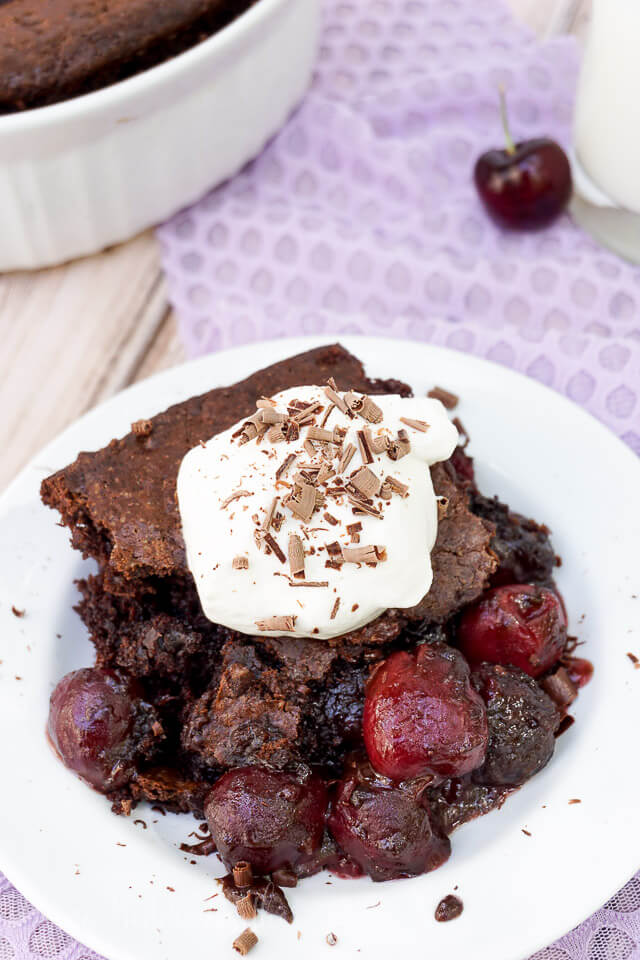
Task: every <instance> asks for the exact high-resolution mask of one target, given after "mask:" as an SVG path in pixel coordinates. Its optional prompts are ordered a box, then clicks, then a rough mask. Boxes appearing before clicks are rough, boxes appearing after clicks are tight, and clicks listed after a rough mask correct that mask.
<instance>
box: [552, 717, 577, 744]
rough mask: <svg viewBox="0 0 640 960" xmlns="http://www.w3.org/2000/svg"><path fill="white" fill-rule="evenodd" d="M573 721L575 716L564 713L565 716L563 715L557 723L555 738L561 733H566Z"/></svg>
mask: <svg viewBox="0 0 640 960" xmlns="http://www.w3.org/2000/svg"><path fill="white" fill-rule="evenodd" d="M575 722H576V718H575V717H572V716H571V715H570V714H569V713H568V714H567V715H566V717H563V718H562V720H561V721H560V723H559V725H558V729H557V730H556V734H555V735H556V739H557V738H558V737H561V736H562V734H563V733H566V732H567V730H568V729H569V727H572V726H573V725H574V723H575Z"/></svg>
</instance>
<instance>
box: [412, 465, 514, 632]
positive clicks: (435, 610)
mask: <svg viewBox="0 0 640 960" xmlns="http://www.w3.org/2000/svg"><path fill="white" fill-rule="evenodd" d="M431 477H432V480H433V486H434V489H435V492H436V493H437V494H438V496H439V497H444V498H445V500H446V509H445V511H444V515H443V516H441V517H440V520H439V523H438V536H437V539H436V542H435V546H434V548H433V551H432V553H431V565H432V567H433V583H432V585H431V589H430V590H429V592H428V593H427V595H426V596H425V597H424V599H423V600H421V601H420V603H418V604H417V605H416V606H415V607H411V608H410V609H409V610H405V611H403V612H404V613H405V614H406V616H408V617H409V618H411V619H424V620H427V621H429V622H436V623H442V622H444V621H445V620H446V619H447V618H448V617H450V616H451V615H452V614H453V613H455V612H456V611H458V610H460V609H461V608H462V607H464V606H466V605H467V604H468V603H472V602H473V601H474V600H477V599H478V597H479V596H480V594H481V593H482V591H483V590H484V589H485V587H486V585H487V581H488V580H489V577H490V576H491V574H492V573H493V572H494V570H495V569H496V567H497V565H498V559H497V557H496V555H495V554H494V552H493V550H492V549H491V546H490V545H491V542H492V537H493V534H494V529H495V528H494V526H493V524H492V523H491V522H490V521H488V520H485V519H484V518H483V517H480V516H476V515H475V514H473V513H471V511H470V510H469V496H470V492H469V484H468V482H466V481H462V482H460V480H459V478H458V477H457V475H456V471H455V470H454V469H453V467H452V466H451V465H450V464H449V463H437V464H436V465H435V466H434V467H432V468H431Z"/></svg>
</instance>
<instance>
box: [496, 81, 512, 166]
mask: <svg viewBox="0 0 640 960" xmlns="http://www.w3.org/2000/svg"><path fill="white" fill-rule="evenodd" d="M498 92H499V94H500V117H501V118H502V129H503V130H504V139H505V142H506V144H507V153H515V152H516V145H515V143H514V142H513V137H512V136H511V131H510V130H509V120H508V118H507V99H506V97H505V95H504V87H498Z"/></svg>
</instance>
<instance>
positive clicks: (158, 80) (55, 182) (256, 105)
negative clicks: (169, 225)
mask: <svg viewBox="0 0 640 960" xmlns="http://www.w3.org/2000/svg"><path fill="white" fill-rule="evenodd" d="M320 6H321V0H258V2H257V3H256V4H255V5H254V6H253V7H251V8H250V9H249V10H248V11H247V12H246V13H244V14H243V15H242V16H240V17H239V18H238V19H237V20H235V21H234V22H233V23H231V24H230V25H229V26H227V27H225V28H224V29H223V30H221V31H220V32H219V33H217V34H214V35H213V36H212V37H210V38H209V39H208V40H205V41H204V42H203V43H200V44H199V45H197V46H195V47H193V48H191V49H190V50H187V51H186V52H185V53H182V54H180V55H179V56H177V57H174V58H173V59H171V60H168V61H167V62H165V63H162V64H160V65H159V66H157V67H153V68H152V69H150V70H147V71H145V72H144V73H141V74H138V75H137V76H135V77H132V78H131V79H129V80H124V81H122V82H120V83H116V84H114V85H113V86H110V87H105V88H104V89H103V90H98V91H96V92H95V93H90V94H86V95H85V96H82V97H77V98H75V99H73V100H69V101H66V102H64V103H59V104H54V105H53V106H48V107H42V108H40V109H37V110H30V111H27V112H25V113H18V114H10V115H7V116H2V117H0V270H1V271H6V270H13V269H17V268H34V267H42V266H47V265H50V264H53V263H60V262H62V261H64V260H69V259H72V258H74V257H79V256H82V255H84V254H88V253H93V252H95V251H97V250H101V249H103V248H104V247H107V246H109V245H111V244H114V243H118V242H119V241H121V240H125V239H126V238H127V237H131V236H133V235H134V234H136V233H138V232H139V231H141V230H144V229H146V228H147V227H149V226H151V225H152V224H155V223H158V222H159V221H161V220H163V219H165V218H166V217H168V216H170V215H171V214H173V213H175V212H176V211H177V210H179V209H180V208H181V207H183V206H185V205H186V204H188V203H190V202H192V201H194V200H195V199H196V198H197V197H199V196H200V195H201V194H202V193H204V192H205V191H206V190H208V189H210V188H211V187H214V186H216V184H218V183H220V182H221V181H222V180H224V179H225V178H227V177H229V176H230V175H232V174H233V173H235V172H236V171H237V170H238V169H239V168H240V167H241V166H242V165H243V164H244V163H246V162H247V161H248V160H250V159H251V158H252V157H253V156H255V155H256V153H258V152H259V150H260V148H261V147H262V146H263V145H264V143H265V142H266V140H267V139H268V138H269V137H270V136H272V135H273V134H274V133H275V132H276V131H277V129H278V128H279V127H280V126H281V125H282V123H283V122H284V120H285V119H286V117H287V115H288V113H289V112H290V111H291V109H292V108H293V107H294V106H295V104H296V103H297V102H298V101H299V100H300V98H301V97H302V95H303V93H304V91H305V89H306V87H307V85H308V83H309V80H310V77H311V72H312V69H313V64H314V59H315V52H316V46H317V41H318V34H319V22H320Z"/></svg>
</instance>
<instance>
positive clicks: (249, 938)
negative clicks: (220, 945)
mask: <svg viewBox="0 0 640 960" xmlns="http://www.w3.org/2000/svg"><path fill="white" fill-rule="evenodd" d="M257 942H258V938H257V937H256V935H255V933H254V932H253V930H251V929H250V928H249V927H247V929H246V930H243V931H242V933H241V934H240V936H239V937H236V939H235V940H234V941H233V949H234V950H235V951H237V953H239V954H240V956H241V957H246V955H247V954H248V953H249V951H250V950H253V948H254V947H255V945H256V943H257Z"/></svg>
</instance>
